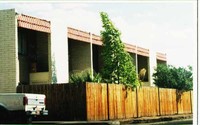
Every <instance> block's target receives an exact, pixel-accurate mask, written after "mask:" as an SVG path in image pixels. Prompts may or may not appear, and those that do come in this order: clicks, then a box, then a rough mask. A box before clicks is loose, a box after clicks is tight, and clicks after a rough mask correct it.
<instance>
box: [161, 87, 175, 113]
mask: <svg viewBox="0 0 200 125" xmlns="http://www.w3.org/2000/svg"><path fill="white" fill-rule="evenodd" d="M159 92H160V112H161V115H173V114H177V102H176V89H165V88H160V89H159Z"/></svg>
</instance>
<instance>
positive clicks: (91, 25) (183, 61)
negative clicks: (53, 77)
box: [0, 1, 197, 67]
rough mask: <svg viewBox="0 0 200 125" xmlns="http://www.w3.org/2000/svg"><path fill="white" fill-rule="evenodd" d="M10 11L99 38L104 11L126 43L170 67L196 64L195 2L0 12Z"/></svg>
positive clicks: (32, 5)
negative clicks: (145, 50) (162, 55)
mask: <svg viewBox="0 0 200 125" xmlns="http://www.w3.org/2000/svg"><path fill="white" fill-rule="evenodd" d="M8 8H15V9H16V11H17V12H18V13H23V14H27V15H30V16H35V17H40V18H43V19H46V20H50V21H52V22H53V21H55V20H57V21H60V22H61V23H60V24H61V25H64V26H69V27H74V28H78V29H80V30H84V31H87V32H92V33H95V34H97V35H99V34H100V30H101V26H102V24H101V19H100V15H99V13H100V12H101V11H104V12H107V13H108V15H109V17H110V19H111V20H112V21H113V22H114V24H115V26H116V27H117V28H118V29H119V30H120V31H121V33H122V40H123V42H126V43H130V44H134V45H138V46H141V47H145V48H148V49H150V50H153V51H158V52H162V53H166V54H167V59H168V64H172V65H175V66H184V67H186V66H187V65H194V64H195V63H196V44H197V24H196V23H197V5H196V2H195V1H191V2H189V1H178V2H167V1H165V2H161V1H156V2H155V1H146V2H139V1H135V2H112V1H111V2H103V3H102V2H60V3H59V2H55V1H54V2H29V3H27V2H9V3H8V2H1V3H0V9H8ZM64 26H63V27H64Z"/></svg>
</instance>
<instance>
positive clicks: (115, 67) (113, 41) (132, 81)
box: [100, 12, 139, 87]
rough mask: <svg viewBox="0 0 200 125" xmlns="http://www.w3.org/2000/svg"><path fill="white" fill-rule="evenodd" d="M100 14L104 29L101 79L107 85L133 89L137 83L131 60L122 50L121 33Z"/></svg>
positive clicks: (104, 15) (105, 16) (105, 14)
mask: <svg viewBox="0 0 200 125" xmlns="http://www.w3.org/2000/svg"><path fill="white" fill-rule="evenodd" d="M100 14H101V19H102V23H103V26H102V27H103V29H104V30H102V31H101V37H102V41H103V50H102V58H103V71H102V76H103V79H104V80H105V82H108V83H118V84H119V83H123V84H127V85H131V86H133V87H135V86H137V85H138V84H139V82H137V81H138V79H137V77H136V72H135V67H134V65H133V63H132V62H133V60H132V58H131V56H130V55H129V53H128V52H126V51H125V50H124V44H123V43H122V40H121V38H120V35H121V33H120V31H119V30H118V29H117V28H115V26H114V25H113V23H112V22H111V21H110V19H109V18H108V15H107V13H105V12H101V13H100Z"/></svg>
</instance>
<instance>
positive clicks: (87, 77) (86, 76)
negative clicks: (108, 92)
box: [69, 69, 102, 84]
mask: <svg viewBox="0 0 200 125" xmlns="http://www.w3.org/2000/svg"><path fill="white" fill-rule="evenodd" d="M101 80H102V77H101V75H100V74H99V73H94V76H93V77H92V72H91V70H88V69H87V70H84V71H82V72H80V73H72V74H71V75H70V80H69V81H70V83H76V84H78V83H85V82H96V83H100V82H101Z"/></svg>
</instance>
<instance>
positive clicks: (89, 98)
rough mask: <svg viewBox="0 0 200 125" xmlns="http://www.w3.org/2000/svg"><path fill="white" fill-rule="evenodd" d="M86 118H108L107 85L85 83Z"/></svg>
mask: <svg viewBox="0 0 200 125" xmlns="http://www.w3.org/2000/svg"><path fill="white" fill-rule="evenodd" d="M86 90H87V93H86V102H87V120H108V112H107V105H108V104H107V85H106V84H92V83H88V84H86Z"/></svg>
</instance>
